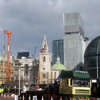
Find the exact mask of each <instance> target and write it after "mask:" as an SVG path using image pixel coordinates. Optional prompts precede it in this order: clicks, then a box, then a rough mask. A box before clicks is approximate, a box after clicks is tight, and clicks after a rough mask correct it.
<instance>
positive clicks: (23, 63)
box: [14, 57, 34, 86]
mask: <svg viewBox="0 0 100 100" xmlns="http://www.w3.org/2000/svg"><path fill="white" fill-rule="evenodd" d="M33 61H34V59H33V58H31V57H28V58H27V57H21V58H15V63H14V65H15V73H14V74H15V81H16V83H17V85H18V81H19V68H20V70H21V73H20V78H21V86H23V85H26V84H27V85H31V84H33V81H32V76H31V73H32V69H33Z"/></svg>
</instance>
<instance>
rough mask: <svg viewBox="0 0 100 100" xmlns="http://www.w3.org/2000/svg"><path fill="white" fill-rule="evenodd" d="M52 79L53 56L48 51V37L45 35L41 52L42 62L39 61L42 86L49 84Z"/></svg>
mask: <svg viewBox="0 0 100 100" xmlns="http://www.w3.org/2000/svg"><path fill="white" fill-rule="evenodd" d="M50 78H51V55H50V52H49V50H48V43H47V40H46V35H45V34H44V40H43V43H42V48H41V51H40V60H39V80H40V84H47V83H49V82H50Z"/></svg>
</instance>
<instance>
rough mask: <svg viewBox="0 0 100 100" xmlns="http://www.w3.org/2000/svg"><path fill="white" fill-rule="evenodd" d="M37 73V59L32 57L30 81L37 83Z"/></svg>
mask: <svg viewBox="0 0 100 100" xmlns="http://www.w3.org/2000/svg"><path fill="white" fill-rule="evenodd" d="M38 74H39V59H34V61H33V67H32V71H31V81H32V83H33V84H38Z"/></svg>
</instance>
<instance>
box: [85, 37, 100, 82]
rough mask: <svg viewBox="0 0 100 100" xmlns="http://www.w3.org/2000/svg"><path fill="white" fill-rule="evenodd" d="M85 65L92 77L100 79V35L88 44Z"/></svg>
mask: <svg viewBox="0 0 100 100" xmlns="http://www.w3.org/2000/svg"><path fill="white" fill-rule="evenodd" d="M84 65H85V70H87V71H88V72H89V74H90V76H91V78H92V79H97V78H98V79H99V81H100V36H98V37H96V38H95V39H93V40H92V41H91V42H90V43H89V44H88V46H87V48H86V50H85V53H84Z"/></svg>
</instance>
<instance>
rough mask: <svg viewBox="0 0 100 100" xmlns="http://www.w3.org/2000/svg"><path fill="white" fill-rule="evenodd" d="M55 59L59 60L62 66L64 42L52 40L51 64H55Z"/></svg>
mask: <svg viewBox="0 0 100 100" xmlns="http://www.w3.org/2000/svg"><path fill="white" fill-rule="evenodd" d="M57 57H59V58H60V62H61V64H64V40H63V39H60V40H53V43H52V63H53V64H55V63H56V60H57Z"/></svg>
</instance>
